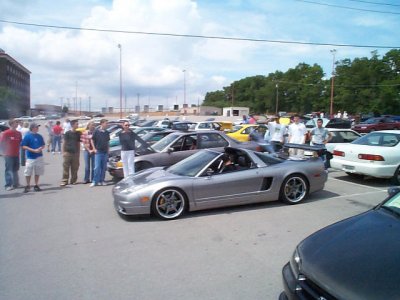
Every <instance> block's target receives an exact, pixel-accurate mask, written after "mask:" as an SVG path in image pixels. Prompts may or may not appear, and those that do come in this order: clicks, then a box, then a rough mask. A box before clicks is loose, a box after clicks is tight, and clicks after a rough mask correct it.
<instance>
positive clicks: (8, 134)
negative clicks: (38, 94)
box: [0, 120, 22, 191]
mask: <svg viewBox="0 0 400 300" xmlns="http://www.w3.org/2000/svg"><path fill="white" fill-rule="evenodd" d="M8 124H9V125H10V128H9V129H7V130H6V131H4V132H3V134H2V135H1V136H0V148H1V153H3V154H4V162H5V174H4V175H5V180H6V184H5V188H6V190H7V191H11V190H13V189H15V188H17V187H18V186H19V178H18V170H19V152H20V150H19V147H20V144H21V141H22V134H21V133H20V132H19V131H18V130H17V126H18V122H17V121H16V120H10V121H9V122H8Z"/></svg>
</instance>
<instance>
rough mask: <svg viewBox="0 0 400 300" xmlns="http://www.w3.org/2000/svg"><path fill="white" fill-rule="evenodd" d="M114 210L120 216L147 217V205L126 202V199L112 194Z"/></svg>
mask: <svg viewBox="0 0 400 300" xmlns="http://www.w3.org/2000/svg"><path fill="white" fill-rule="evenodd" d="M113 196H114V207H115V210H116V211H117V212H118V213H120V214H122V215H129V216H131V215H149V214H150V207H149V205H139V204H138V203H137V201H128V199H127V197H125V196H124V195H121V194H117V193H114V194H113Z"/></svg>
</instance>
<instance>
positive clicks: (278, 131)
mask: <svg viewBox="0 0 400 300" xmlns="http://www.w3.org/2000/svg"><path fill="white" fill-rule="evenodd" d="M286 130H287V128H286V125H283V124H280V123H279V118H277V117H276V118H274V120H273V121H271V122H269V123H268V132H269V135H270V144H271V146H272V148H273V150H274V152H277V151H279V150H280V149H281V148H282V145H283V144H284V142H285V137H284V135H285V133H286Z"/></svg>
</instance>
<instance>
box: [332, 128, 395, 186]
mask: <svg viewBox="0 0 400 300" xmlns="http://www.w3.org/2000/svg"><path fill="white" fill-rule="evenodd" d="M399 141H400V130H383V131H376V132H371V133H369V134H367V135H364V136H362V137H360V138H358V139H357V140H355V141H354V142H351V143H350V144H343V145H338V146H336V147H335V149H334V150H333V158H332V160H331V167H332V168H334V169H338V170H343V171H345V172H346V173H347V174H349V175H368V176H372V177H378V178H391V179H392V180H393V181H394V183H395V184H400V143H399Z"/></svg>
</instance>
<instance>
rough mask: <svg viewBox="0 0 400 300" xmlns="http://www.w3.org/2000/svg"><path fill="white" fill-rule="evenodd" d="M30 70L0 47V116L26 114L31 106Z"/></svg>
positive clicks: (3, 117)
mask: <svg viewBox="0 0 400 300" xmlns="http://www.w3.org/2000/svg"><path fill="white" fill-rule="evenodd" d="M30 74H31V72H30V71H29V70H28V69H27V68H25V67H24V66H23V65H21V64H20V63H19V62H18V61H16V60H15V59H14V58H12V57H11V56H10V55H8V54H7V53H5V52H4V50H3V49H0V118H1V119H8V118H13V117H18V116H21V115H26V114H27V113H28V111H29V109H30V106H31V79H30Z"/></svg>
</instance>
